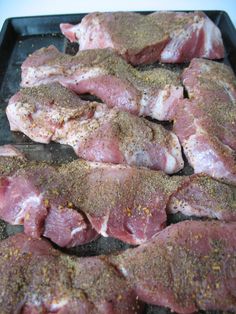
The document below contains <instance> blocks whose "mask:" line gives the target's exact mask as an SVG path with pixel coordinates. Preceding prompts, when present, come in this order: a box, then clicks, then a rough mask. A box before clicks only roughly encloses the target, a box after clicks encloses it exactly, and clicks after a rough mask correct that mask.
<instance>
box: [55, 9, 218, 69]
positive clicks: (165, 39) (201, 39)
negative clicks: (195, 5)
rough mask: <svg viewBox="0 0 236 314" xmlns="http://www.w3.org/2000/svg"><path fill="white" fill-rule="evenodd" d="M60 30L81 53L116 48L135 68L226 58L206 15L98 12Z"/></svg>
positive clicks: (201, 13) (216, 30)
mask: <svg viewBox="0 0 236 314" xmlns="http://www.w3.org/2000/svg"><path fill="white" fill-rule="evenodd" d="M60 28H61V31H62V33H63V34H64V35H65V36H66V37H67V38H68V39H69V40H70V41H71V42H78V43H79V45H80V46H79V49H80V50H87V49H97V48H100V49H101V48H102V49H104V48H113V49H114V50H116V51H117V52H118V53H119V54H120V55H121V56H122V57H123V58H124V59H126V61H127V62H130V63H131V64H134V65H135V64H148V63H153V62H156V61H161V62H163V63H181V62H187V61H190V60H191V59H192V58H194V57H203V58H208V59H221V58H223V57H224V46H223V41H222V37H221V33H220V30H219V28H218V27H217V26H216V25H215V24H214V23H213V22H212V21H211V20H210V19H209V18H208V17H207V16H206V15H205V14H204V13H203V12H193V13H184V12H155V13H152V14H149V15H141V14H138V13H131V12H115V13H97V12H96V13H90V14H88V15H86V16H85V17H84V18H83V19H82V21H81V23H79V24H77V25H71V24H69V23H64V24H60Z"/></svg>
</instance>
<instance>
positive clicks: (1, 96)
mask: <svg viewBox="0 0 236 314" xmlns="http://www.w3.org/2000/svg"><path fill="white" fill-rule="evenodd" d="M186 12H189V11H186ZM204 12H205V13H206V14H207V15H208V16H209V17H210V18H211V19H212V20H213V22H214V23H215V24H216V25H218V27H219V28H220V30H221V33H222V36H223V41H224V47H225V58H224V60H223V61H221V62H224V63H226V64H228V65H230V66H231V67H232V69H233V70H234V72H235V73H236V30H235V28H234V26H233V24H232V22H231V20H230V18H229V16H228V15H227V13H226V12H224V11H204ZM139 13H143V14H149V13H152V12H139ZM85 15H86V14H67V15H51V16H35V17H17V18H9V19H7V20H6V21H5V23H4V25H3V27H2V30H1V33H0V145H4V144H13V145H15V146H16V147H17V148H19V149H20V150H21V151H22V152H24V153H25V154H26V156H27V157H28V158H30V159H37V160H49V161H51V160H54V161H70V160H73V159H75V158H76V156H75V154H74V152H73V150H72V148H70V147H69V146H66V145H60V144H56V143H51V144H48V145H43V144H38V143H34V142H33V141H31V140H30V139H29V138H27V137H26V136H25V135H23V134H21V133H18V132H10V128H9V123H8V121H7V118H6V114H5V108H6V106H7V103H8V100H9V98H10V97H11V96H12V95H13V94H15V93H16V92H17V91H18V89H19V84H20V77H21V69H20V67H21V64H22V62H23V61H24V60H25V59H26V57H27V56H28V55H29V54H30V53H32V52H34V51H35V50H37V49H39V48H41V47H45V46H49V45H51V44H53V45H55V46H56V47H57V48H58V49H59V50H60V51H63V52H66V53H69V54H75V53H76V51H77V50H78V45H77V44H71V43H69V42H68V40H67V39H66V38H65V37H64V36H63V35H62V34H61V32H60V29H59V24H60V23H63V22H68V23H72V24H75V23H78V22H79V21H81V19H82V18H83V17H84V16H85ZM154 66H157V65H154ZM167 67H168V66H167ZM169 67H171V68H172V69H175V70H176V71H179V70H180V69H181V68H183V66H181V65H180V66H179V65H178V66H177V65H171V66H169ZM142 68H143V67H142ZM144 68H145V67H144ZM89 97H90V99H91V96H89ZM164 125H165V126H166V127H168V128H171V124H169V125H168V124H167V123H164ZM191 172H192V169H191V167H190V166H189V165H188V164H187V162H185V169H184V170H183V171H181V173H182V174H190V173H191ZM183 219H187V217H184V216H183V215H173V216H170V217H169V218H168V222H169V223H170V222H172V223H173V222H177V221H179V220H183ZM188 219H189V218H188ZM21 231H22V227H20V226H11V225H9V224H7V223H5V222H3V221H1V220H0V239H4V238H6V237H8V236H10V235H11V234H14V233H16V232H21ZM54 246H55V245H54ZM128 247H129V245H127V244H124V243H122V242H121V241H119V240H116V239H112V238H103V237H100V238H99V239H98V240H96V241H93V242H91V243H89V244H87V245H82V246H78V247H76V248H72V249H61V248H59V249H60V250H61V251H63V252H66V253H67V254H75V255H77V256H92V255H99V254H109V253H111V252H114V251H117V250H122V249H126V248H128ZM145 313H146V314H157V313H159V314H164V313H165V314H167V313H171V312H170V310H168V309H164V308H161V307H158V306H150V305H146V308H145ZM199 313H204V312H202V311H200V312H199ZM205 313H206V312H205ZM208 313H220V312H215V311H214V312H213V311H212V312H208Z"/></svg>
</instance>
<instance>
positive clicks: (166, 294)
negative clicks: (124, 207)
mask: <svg viewBox="0 0 236 314" xmlns="http://www.w3.org/2000/svg"><path fill="white" fill-rule="evenodd" d="M112 263H114V264H115V265H116V266H117V267H118V269H119V270H120V271H121V273H122V274H123V275H124V276H125V278H126V279H127V281H128V282H129V283H130V284H131V285H133V287H134V291H135V293H136V294H137V295H138V297H139V299H140V300H142V301H145V302H147V303H151V304H156V305H160V306H165V307H169V308H170V309H171V310H172V311H173V312H177V313H182V314H190V313H195V312H196V311H198V310H223V311H231V312H232V313H235V311H236V223H235V222H233V223H221V222H217V221H214V222H209V221H205V222H203V221H184V222H181V223H178V224H175V225H171V226H169V227H168V228H166V229H165V230H163V231H162V232H160V233H159V234H158V236H157V237H156V238H155V240H153V241H151V242H149V243H147V244H144V245H141V246H139V247H138V248H135V249H129V250H127V251H125V252H124V253H121V254H118V255H117V256H116V257H114V258H113V259H112Z"/></svg>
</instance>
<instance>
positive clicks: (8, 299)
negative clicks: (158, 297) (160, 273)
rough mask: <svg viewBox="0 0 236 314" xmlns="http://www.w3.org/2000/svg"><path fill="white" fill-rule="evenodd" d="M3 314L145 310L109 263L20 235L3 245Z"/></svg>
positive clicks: (116, 313) (130, 312)
mask: <svg viewBox="0 0 236 314" xmlns="http://www.w3.org/2000/svg"><path fill="white" fill-rule="evenodd" d="M0 272H1V281H0V295H1V298H0V308H1V314H9V313H21V314H33V313H35V314H36V313H44V314H50V313H58V314H110V313H113V314H135V313H137V314H138V313H142V305H141V304H140V302H139V300H138V299H136V295H135V293H134V292H133V290H132V288H131V287H130V286H129V285H128V284H127V281H126V280H125V279H124V277H123V276H121V275H120V274H119V273H118V271H117V270H116V269H115V268H114V267H113V266H112V265H110V264H109V263H108V262H106V260H105V259H104V258H103V257H90V258H75V257H72V256H67V255H64V254H62V253H60V252H59V251H56V250H55V249H53V248H52V246H51V245H50V244H49V243H48V242H46V241H45V240H38V239H32V238H30V237H28V236H26V235H23V234H17V235H15V236H13V237H11V238H8V239H6V240H4V241H1V243H0Z"/></svg>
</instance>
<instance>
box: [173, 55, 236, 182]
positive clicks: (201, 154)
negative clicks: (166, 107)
mask: <svg viewBox="0 0 236 314" xmlns="http://www.w3.org/2000/svg"><path fill="white" fill-rule="evenodd" d="M182 77H183V83H184V86H185V87H186V89H187V92H188V94H189V97H190V100H184V101H183V102H182V104H181V105H180V106H179V107H178V110H176V112H177V116H176V118H175V123H174V132H175V133H176V134H177V136H178V137H179V139H180V142H181V144H182V146H183V148H184V152H185V154H186V156H187V158H188V161H189V163H190V164H191V165H192V167H193V168H194V171H195V172H196V173H200V172H204V173H207V174H209V175H211V176H213V177H214V178H217V179H222V180H225V181H226V182H230V183H233V184H235V183H236V163H235V149H236V140H235V138H236V127H235V125H236V110H235V109H236V107H235V103H236V102H235V101H236V80H235V76H234V74H233V72H232V70H231V69H230V68H229V67H228V66H226V65H224V64H220V63H217V62H214V61H209V60H203V59H194V60H193V61H192V62H191V63H190V66H189V67H188V68H187V69H185V71H184V72H183V76H182Z"/></svg>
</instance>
